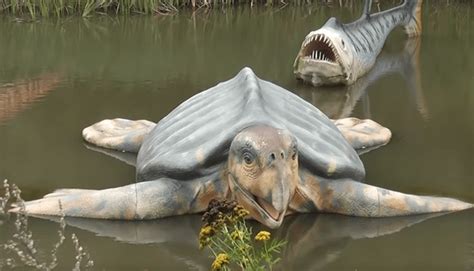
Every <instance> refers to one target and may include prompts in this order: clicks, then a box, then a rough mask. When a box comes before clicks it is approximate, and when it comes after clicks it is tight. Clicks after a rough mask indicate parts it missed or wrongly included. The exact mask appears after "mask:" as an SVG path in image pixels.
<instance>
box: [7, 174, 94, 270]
mask: <svg viewBox="0 0 474 271" xmlns="http://www.w3.org/2000/svg"><path fill="white" fill-rule="evenodd" d="M3 190H4V192H3V196H2V197H0V218H2V217H4V218H8V212H7V209H8V208H10V206H12V205H13V206H17V207H19V208H20V212H19V213H18V214H17V215H16V217H15V221H14V223H13V224H14V227H15V228H14V234H13V235H12V238H11V239H10V240H8V241H7V242H5V243H4V244H0V255H4V256H5V258H2V259H1V261H0V270H4V269H6V268H9V269H18V268H25V267H28V268H33V269H36V270H47V271H49V270H54V269H57V268H58V265H59V261H58V256H57V254H58V251H59V249H60V248H61V247H62V246H63V245H64V242H65V241H66V240H67V238H66V235H65V230H66V221H65V218H64V215H63V216H61V217H60V218H59V230H58V240H57V242H56V243H55V244H54V245H53V247H52V249H51V250H50V252H49V253H46V254H45V253H44V252H43V250H44V249H40V248H39V246H38V242H36V240H35V239H34V238H33V233H32V231H31V230H30V229H29V226H28V217H27V216H26V215H25V211H24V207H25V205H24V201H23V199H22V198H21V190H20V189H19V188H18V187H17V186H16V185H14V184H12V185H10V184H9V183H8V181H7V180H5V181H4V182H3ZM58 204H59V207H60V209H61V210H62V207H61V202H60V201H58ZM71 241H72V244H73V246H74V250H75V251H74V255H75V257H74V258H75V264H74V267H73V268H72V270H75V271H76V270H89V269H91V268H92V267H93V266H94V261H92V260H91V257H90V255H89V253H88V252H87V251H86V250H85V249H84V247H82V246H81V244H80V243H79V239H78V238H77V236H76V235H75V234H74V233H73V234H72V235H71Z"/></svg>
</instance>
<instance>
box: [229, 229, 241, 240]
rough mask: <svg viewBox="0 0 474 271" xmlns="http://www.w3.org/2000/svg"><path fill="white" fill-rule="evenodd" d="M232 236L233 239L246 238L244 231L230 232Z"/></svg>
mask: <svg viewBox="0 0 474 271" xmlns="http://www.w3.org/2000/svg"><path fill="white" fill-rule="evenodd" d="M230 238H232V239H233V240H237V239H239V240H242V239H243V238H244V233H243V232H242V231H239V230H235V231H233V232H232V233H231V234H230Z"/></svg>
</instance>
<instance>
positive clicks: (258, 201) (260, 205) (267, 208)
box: [231, 175, 283, 221]
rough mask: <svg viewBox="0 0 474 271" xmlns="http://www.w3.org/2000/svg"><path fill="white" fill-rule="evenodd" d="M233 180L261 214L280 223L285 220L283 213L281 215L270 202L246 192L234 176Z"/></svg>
mask: <svg viewBox="0 0 474 271" xmlns="http://www.w3.org/2000/svg"><path fill="white" fill-rule="evenodd" d="M231 179H232V181H233V182H234V184H235V186H236V187H237V188H238V189H239V190H240V192H241V193H242V194H243V195H244V196H245V197H246V198H247V199H248V200H249V201H250V202H251V203H252V204H253V206H255V207H256V208H257V209H258V210H259V211H260V212H262V213H264V214H266V215H267V216H268V217H269V218H270V219H272V220H274V221H280V220H281V219H282V218H283V213H279V212H278V211H277V210H276V209H275V208H274V207H273V206H272V205H271V204H270V203H269V202H267V201H266V200H264V199H262V198H259V197H257V196H255V195H252V194H251V193H248V192H247V191H245V190H244V189H243V188H242V187H240V185H239V184H238V183H237V181H236V180H235V179H234V176H232V175H231Z"/></svg>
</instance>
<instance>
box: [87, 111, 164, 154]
mask: <svg viewBox="0 0 474 271" xmlns="http://www.w3.org/2000/svg"><path fill="white" fill-rule="evenodd" d="M154 126H155V123H153V122H151V121H147V120H136V121H133V120H127V119H119V118H117V119H106V120H103V121H100V122H98V123H96V124H94V125H92V126H89V127H87V128H85V129H84V130H82V137H83V138H84V140H85V141H87V142H89V143H91V144H93V145H96V146H99V147H102V148H106V149H112V150H117V151H123V152H131V153H138V150H139V149H140V147H141V145H142V143H143V140H144V138H145V137H146V136H147V135H148V133H150V131H151V130H152V129H153V127H154Z"/></svg>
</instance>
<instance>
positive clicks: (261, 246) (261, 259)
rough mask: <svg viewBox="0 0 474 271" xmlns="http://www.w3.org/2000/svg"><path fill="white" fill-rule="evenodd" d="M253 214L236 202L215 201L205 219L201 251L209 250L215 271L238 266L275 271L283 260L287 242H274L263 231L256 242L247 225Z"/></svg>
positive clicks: (267, 233) (201, 231)
mask: <svg viewBox="0 0 474 271" xmlns="http://www.w3.org/2000/svg"><path fill="white" fill-rule="evenodd" d="M248 214H249V212H248V211H247V210H245V209H244V208H243V207H242V206H240V205H238V204H237V202H235V201H227V200H222V201H218V200H211V202H210V203H209V206H208V207H207V209H206V211H205V213H204V214H203V216H202V221H203V222H204V224H203V226H202V228H201V230H200V232H199V247H200V248H201V249H203V248H205V247H208V248H209V249H210V250H211V252H212V254H213V256H214V261H213V262H212V265H211V270H230V265H232V264H235V265H237V266H239V267H240V268H241V269H242V270H250V271H252V270H271V269H272V267H273V266H274V265H275V264H276V263H277V262H278V261H279V260H280V258H278V257H275V254H279V253H280V252H281V248H282V247H283V246H284V245H285V242H283V241H279V240H276V239H274V240H271V234H270V232H267V231H260V232H259V233H257V234H256V235H255V237H254V238H253V239H252V228H250V227H248V226H247V224H246V223H245V220H244V219H245V217H246V216H247V215H248Z"/></svg>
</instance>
